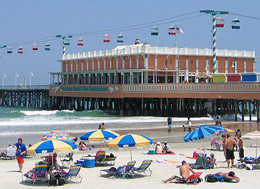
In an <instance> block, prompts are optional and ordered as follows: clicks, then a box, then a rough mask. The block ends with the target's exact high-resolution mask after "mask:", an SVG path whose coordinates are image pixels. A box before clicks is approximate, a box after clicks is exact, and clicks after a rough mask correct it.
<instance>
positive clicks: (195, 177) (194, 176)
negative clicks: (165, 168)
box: [174, 172, 202, 184]
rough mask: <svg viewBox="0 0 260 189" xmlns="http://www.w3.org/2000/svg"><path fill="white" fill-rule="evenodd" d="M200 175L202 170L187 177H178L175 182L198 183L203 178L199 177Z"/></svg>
mask: <svg viewBox="0 0 260 189" xmlns="http://www.w3.org/2000/svg"><path fill="white" fill-rule="evenodd" d="M200 175H202V172H196V173H193V174H192V175H191V176H189V177H188V178H187V179H184V178H177V179H176V181H175V182H174V183H186V184H196V183H199V182H200V181H201V179H200V178H199V177H200Z"/></svg>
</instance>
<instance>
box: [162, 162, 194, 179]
mask: <svg viewBox="0 0 260 189" xmlns="http://www.w3.org/2000/svg"><path fill="white" fill-rule="evenodd" d="M181 164H182V166H180V175H181V177H182V178H183V179H187V178H188V177H189V176H190V172H192V173H195V171H194V170H193V169H192V168H191V167H190V166H189V165H188V164H187V163H186V161H184V160H183V161H182V162H181ZM176 178H180V177H179V176H176V175H173V176H171V177H170V178H168V179H166V180H162V182H164V183H167V182H169V181H171V180H174V179H176Z"/></svg>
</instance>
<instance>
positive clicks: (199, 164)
mask: <svg viewBox="0 0 260 189" xmlns="http://www.w3.org/2000/svg"><path fill="white" fill-rule="evenodd" d="M189 165H190V167H191V168H192V169H204V168H205V166H206V158H205V155H204V154H203V153H199V154H198V156H197V159H196V162H195V164H189Z"/></svg>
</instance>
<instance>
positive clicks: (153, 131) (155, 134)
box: [0, 121, 260, 150]
mask: <svg viewBox="0 0 260 189" xmlns="http://www.w3.org/2000/svg"><path fill="white" fill-rule="evenodd" d="M205 123H208V125H214V122H213V121H211V122H208V121H207V122H206V121H204V122H193V126H194V127H196V126H199V125H201V124H205ZM183 124H184V125H185V127H186V132H183V128H182V125H183ZM141 125H144V128H142V126H141ZM147 125H148V126H147ZM222 125H223V127H226V128H229V129H232V130H234V131H236V130H237V129H240V130H241V132H242V135H243V134H245V133H248V132H252V131H255V130H258V131H260V123H258V122H234V121H224V122H222ZM149 126H150V127H149ZM139 128H140V129H138V128H136V127H135V129H134V130H131V129H129V127H128V128H122V129H117V130H114V131H115V132H117V133H119V134H120V135H123V134H128V133H134V134H142V135H145V136H147V137H150V138H151V139H153V140H154V142H157V141H161V142H163V141H167V142H169V143H183V137H184V136H185V135H186V134H187V133H188V132H187V131H188V128H187V125H186V124H185V123H183V122H182V123H180V122H179V123H174V125H173V129H172V133H168V132H167V130H168V127H167V125H166V124H165V123H161V122H159V123H141V124H140V126H139ZM149 128H150V129H149ZM107 129H109V125H108V126H107ZM69 134H71V135H72V136H75V137H78V138H79V137H80V136H82V135H84V134H85V133H83V132H78V133H77V132H75V133H69ZM233 135H234V133H231V136H233ZM42 136H43V134H29V135H23V136H18V135H11V136H1V137H0V140H1V143H0V149H2V150H3V149H6V146H8V144H14V143H15V142H16V141H17V139H18V138H19V137H22V138H23V140H24V143H25V144H26V145H28V144H35V143H37V142H39V141H40V139H41V137H42ZM205 140H206V141H207V140H210V139H209V138H206V139H205ZM91 145H95V143H91Z"/></svg>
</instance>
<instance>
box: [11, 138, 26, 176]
mask: <svg viewBox="0 0 260 189" xmlns="http://www.w3.org/2000/svg"><path fill="white" fill-rule="evenodd" d="M14 146H15V147H16V159H17V162H18V166H19V169H20V170H19V172H21V173H22V172H23V163H24V155H25V154H26V152H27V150H26V146H25V144H23V140H22V138H19V139H18V142H17V143H15V144H14Z"/></svg>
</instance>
